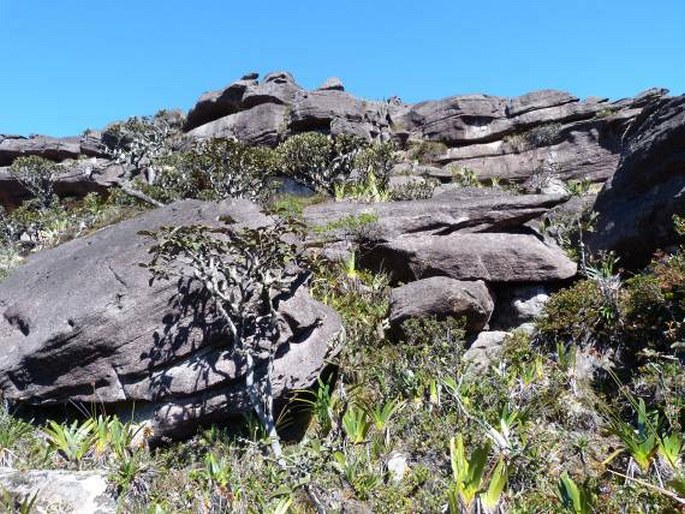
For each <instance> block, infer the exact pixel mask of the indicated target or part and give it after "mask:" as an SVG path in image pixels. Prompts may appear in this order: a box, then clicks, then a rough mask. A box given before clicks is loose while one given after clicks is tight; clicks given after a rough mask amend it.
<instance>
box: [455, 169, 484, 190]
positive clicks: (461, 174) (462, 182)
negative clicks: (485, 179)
mask: <svg viewBox="0 0 685 514" xmlns="http://www.w3.org/2000/svg"><path fill="white" fill-rule="evenodd" d="M449 169H450V171H451V172H452V181H453V182H455V183H456V184H458V185H459V186H460V187H481V183H480V181H479V180H478V174H477V173H476V172H475V171H474V170H472V169H471V168H465V167H463V166H456V165H450V166H449Z"/></svg>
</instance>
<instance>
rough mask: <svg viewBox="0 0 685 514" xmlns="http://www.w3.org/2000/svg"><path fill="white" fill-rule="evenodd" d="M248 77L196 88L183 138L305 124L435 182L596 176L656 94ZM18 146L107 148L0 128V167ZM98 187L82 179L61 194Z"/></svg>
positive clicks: (3, 194) (76, 151)
mask: <svg viewBox="0 0 685 514" xmlns="http://www.w3.org/2000/svg"><path fill="white" fill-rule="evenodd" d="M258 77H259V75H258V74H257V73H249V74H246V75H244V76H243V77H242V78H241V79H240V80H237V81H235V82H233V83H232V84H230V85H228V86H227V87H225V88H223V89H222V90H219V91H213V92H208V93H205V94H203V95H202V96H201V97H200V98H199V99H198V101H197V102H196V104H195V105H194V106H193V107H192V109H191V110H190V111H189V113H188V116H187V118H186V119H185V122H184V123H183V130H184V131H185V133H186V134H187V136H188V138H189V141H191V142H192V141H194V140H205V139H208V138H213V137H221V138H234V139H237V140H240V141H243V142H246V143H249V144H258V145H268V146H275V145H277V144H278V143H279V142H281V141H283V140H285V139H287V138H288V137H290V136H291V135H293V134H298V133H302V132H307V131H318V132H324V133H328V134H333V135H337V134H342V133H351V134H356V135H358V136H360V137H363V138H366V139H378V140H393V141H395V142H397V143H398V145H399V147H400V148H402V149H403V150H404V151H405V153H406V159H407V160H416V161H419V162H418V163H415V164H418V165H414V166H411V165H410V166H408V167H406V169H405V171H404V173H407V174H409V175H410V176H412V177H431V178H435V179H438V180H440V181H442V182H451V181H452V180H453V177H454V174H455V171H460V170H467V171H468V172H469V173H470V174H472V175H473V177H475V178H476V179H477V180H479V181H481V182H488V181H491V180H494V181H496V180H503V181H506V182H514V183H525V182H527V181H530V179H531V177H536V176H540V175H544V176H550V177H553V178H556V179H558V180H563V181H568V180H590V181H593V182H599V183H601V182H603V181H605V180H607V179H608V178H610V177H611V176H612V174H613V173H614V171H615V169H616V167H617V164H618V160H619V157H620V152H621V148H622V146H621V144H622V143H621V136H622V134H623V132H624V131H625V130H626V128H627V127H628V126H629V125H630V124H631V122H632V121H633V120H634V119H635V118H636V117H637V116H638V115H639V114H640V112H642V110H643V109H644V108H646V107H648V106H650V105H653V104H654V103H658V102H659V101H660V99H662V98H663V97H664V95H665V94H666V91H665V90H662V89H653V90H649V91H646V92H644V93H642V94H640V95H638V96H636V97H635V98H629V99H624V100H619V101H616V102H610V101H608V100H607V99H603V98H589V99H586V100H583V101H581V100H580V99H578V98H576V97H574V96H572V95H570V94H569V93H566V92H563V91H554V90H543V91H536V92H533V93H528V94H525V95H522V96H520V97H516V98H503V97H495V96H488V95H462V96H453V97H449V98H444V99H441V100H430V101H426V102H420V103H417V104H405V103H403V102H402V101H401V100H399V99H398V98H397V97H392V98H391V99H389V100H384V101H377V100H363V99H360V98H358V97H356V96H354V95H352V94H350V93H349V92H347V91H345V88H344V87H343V85H342V82H341V81H340V80H339V79H337V78H335V77H331V78H329V79H328V80H326V81H325V82H324V84H323V85H322V86H321V87H319V88H317V89H314V90H311V91H307V90H305V89H304V88H303V87H301V86H300V85H299V84H298V83H297V82H296V80H295V79H294V77H293V76H292V75H291V74H290V73H288V72H286V71H279V72H273V73H269V74H267V75H266V76H265V77H264V78H263V79H262V80H261V81H260V80H259V79H258ZM423 144H429V145H434V147H433V148H432V149H431V150H430V152H429V154H430V155H428V156H427V155H424V152H423V151H422V150H421V146H422V145H423ZM417 149H418V150H417ZM20 155H39V156H42V157H45V158H48V159H51V160H54V161H58V162H61V161H65V160H67V159H82V158H84V157H97V158H106V157H107V156H106V155H105V154H104V153H103V150H102V144H101V141H100V134H99V133H98V132H96V131H95V132H91V133H88V134H85V135H83V136H80V137H71V138H60V139H58V138H50V137H47V136H31V137H29V138H24V137H19V136H1V135H0V167H2V166H9V165H10V164H11V163H12V161H13V160H14V159H16V157H18V156H20ZM103 169H108V170H110V171H111V168H108V167H107V166H104V167H103ZM97 175H98V173H97V172H96V173H95V174H93V175H92V177H91V178H92V180H94V181H96V182H107V183H112V181H111V180H110V178H111V177H108V178H106V179H104V180H99V179H98V177H97ZM82 182H83V181H82ZM114 183H116V181H114ZM3 184H4V187H2V190H0V202H1V203H2V204H3V205H5V206H10V207H11V206H13V205H16V204H18V203H19V202H20V201H21V199H22V198H21V197H19V198H17V197H16V196H15V193H18V194H20V193H21V188H20V187H19V186H18V184H16V183H12V182H11V180H9V181H8V180H3ZM98 187H99V186H95V187H89V186H88V185H87V184H82V185H79V187H78V188H77V189H76V191H72V189H70V188H66V189H64V193H65V194H70V193H75V194H80V191H86V192H89V191H91V190H98ZM59 192H61V190H60V191H59Z"/></svg>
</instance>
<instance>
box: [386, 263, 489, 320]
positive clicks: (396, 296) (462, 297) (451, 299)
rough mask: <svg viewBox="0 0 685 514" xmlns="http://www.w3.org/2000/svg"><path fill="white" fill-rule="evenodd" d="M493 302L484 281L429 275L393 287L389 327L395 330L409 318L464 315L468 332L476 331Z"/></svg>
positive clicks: (487, 315) (441, 317)
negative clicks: (428, 276)
mask: <svg viewBox="0 0 685 514" xmlns="http://www.w3.org/2000/svg"><path fill="white" fill-rule="evenodd" d="M493 308H494V302H493V299H492V296H491V295H490V291H489V290H488V287H487V286H486V285H485V283H484V282H482V281H480V280H478V281H473V282H468V281H463V280H454V279H453V278H449V277H431V278H426V279H423V280H417V281H415V282H410V283H409V284H406V285H403V286H400V287H396V288H394V289H393V290H392V292H391V295H390V327H391V328H392V329H394V330H395V331H399V330H398V329H400V327H401V325H402V323H403V322H404V321H405V320H407V319H410V318H420V317H425V316H430V317H436V318H437V319H441V320H443V319H445V318H448V317H451V318H464V319H465V320H466V327H465V328H466V330H467V332H469V333H476V332H480V331H481V330H482V329H483V327H485V326H486V325H487V323H488V320H489V319H490V316H491V314H492V310H493Z"/></svg>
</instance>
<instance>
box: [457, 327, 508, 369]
mask: <svg viewBox="0 0 685 514" xmlns="http://www.w3.org/2000/svg"><path fill="white" fill-rule="evenodd" d="M508 335H509V332H503V331H501V330H493V331H486V332H481V333H480V334H478V337H476V339H475V340H474V341H473V342H472V343H471V346H469V348H468V350H466V352H464V361H465V362H468V363H470V364H471V365H472V366H473V369H474V371H478V370H481V369H484V368H487V367H488V366H489V365H490V363H491V362H493V361H494V360H495V359H497V357H499V355H500V354H501V353H502V343H503V342H504V340H505V339H506V338H507V336H508Z"/></svg>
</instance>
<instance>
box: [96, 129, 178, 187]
mask: <svg viewBox="0 0 685 514" xmlns="http://www.w3.org/2000/svg"><path fill="white" fill-rule="evenodd" d="M176 130H177V129H175V128H173V127H172V125H170V123H169V122H168V121H167V120H166V118H165V117H164V116H157V117H153V118H150V117H146V116H143V117H136V116H134V117H132V118H129V119H127V120H126V121H122V122H117V123H113V124H112V125H110V126H109V127H107V129H105V131H104V132H103V134H102V141H103V143H104V145H105V149H106V151H107V152H108V153H109V155H110V157H111V158H112V159H113V160H114V161H115V162H117V163H118V164H120V165H121V166H123V168H124V178H125V179H126V180H130V179H132V178H135V177H137V176H144V178H145V180H146V182H147V183H148V184H150V185H153V184H154V183H155V181H156V177H157V173H158V171H159V169H158V166H159V160H160V159H163V158H165V157H168V156H169V155H171V152H172V137H173V135H174V133H175V131H176Z"/></svg>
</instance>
